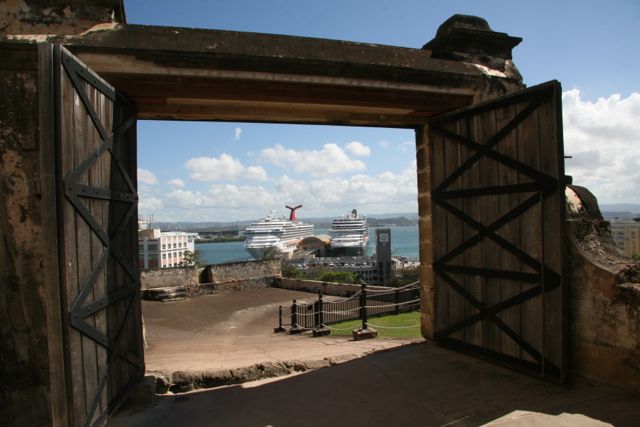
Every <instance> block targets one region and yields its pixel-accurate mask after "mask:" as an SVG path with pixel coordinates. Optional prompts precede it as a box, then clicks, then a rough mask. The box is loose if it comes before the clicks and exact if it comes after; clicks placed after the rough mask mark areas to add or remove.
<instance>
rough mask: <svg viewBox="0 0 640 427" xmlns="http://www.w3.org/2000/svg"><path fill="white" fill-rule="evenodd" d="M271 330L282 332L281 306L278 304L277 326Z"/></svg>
mask: <svg viewBox="0 0 640 427" xmlns="http://www.w3.org/2000/svg"><path fill="white" fill-rule="evenodd" d="M273 332H284V328H283V327H282V306H281V305H279V306H278V327H277V328H273Z"/></svg>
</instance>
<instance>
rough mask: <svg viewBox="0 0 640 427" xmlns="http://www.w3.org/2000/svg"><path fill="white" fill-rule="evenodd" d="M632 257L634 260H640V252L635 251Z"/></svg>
mask: <svg viewBox="0 0 640 427" xmlns="http://www.w3.org/2000/svg"><path fill="white" fill-rule="evenodd" d="M631 258H633V260H634V261H640V254H636V253H634V254H633V255H631Z"/></svg>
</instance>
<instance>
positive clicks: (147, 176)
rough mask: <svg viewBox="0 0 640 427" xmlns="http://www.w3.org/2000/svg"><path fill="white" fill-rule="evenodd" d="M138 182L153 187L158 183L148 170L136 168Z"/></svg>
mask: <svg viewBox="0 0 640 427" xmlns="http://www.w3.org/2000/svg"><path fill="white" fill-rule="evenodd" d="M138 182H142V183H144V184H149V185H153V184H156V183H157V182H158V178H156V176H155V174H154V173H153V172H151V171H150V170H148V169H142V168H138Z"/></svg>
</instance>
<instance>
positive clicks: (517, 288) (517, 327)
mask: <svg viewBox="0 0 640 427" xmlns="http://www.w3.org/2000/svg"><path fill="white" fill-rule="evenodd" d="M516 114H517V106H513V105H509V106H505V107H504V108H501V109H499V110H498V112H497V115H496V120H497V122H496V125H497V128H498V129H501V128H503V127H504V126H505V125H507V123H508V122H509V121H510V120H511V118H512V117H514V116H515V115H516ZM498 149H499V151H500V152H501V153H502V154H505V155H507V156H509V157H511V158H513V159H518V133H517V131H513V132H511V133H509V135H507V136H506V137H505V139H504V140H503V141H502V142H501V143H500V144H499V146H498ZM498 175H499V184H500V185H515V184H519V183H520V173H519V172H518V171H516V170H514V169H512V168H510V167H508V166H505V165H504V164H498ZM521 202H522V197H521V196H520V194H519V193H512V194H507V195H504V196H502V197H500V198H499V199H498V207H499V210H500V213H501V214H502V215H504V214H505V213H507V212H509V211H511V210H512V209H514V208H515V207H516V206H518V205H519V204H520V203H521ZM520 222H521V220H520V218H516V219H515V220H513V221H511V222H510V223H508V224H506V225H504V226H503V227H502V228H501V229H500V230H499V231H498V233H499V234H500V236H502V237H504V238H505V239H507V240H508V241H510V242H512V243H513V244H515V245H517V246H518V247H520V246H521V238H520ZM499 267H500V268H501V269H503V270H510V271H521V270H520V269H521V262H520V261H518V260H517V259H516V258H515V257H507V256H505V257H500V262H499ZM521 291H522V284H521V283H520V282H516V281H515V280H513V281H510V280H504V281H502V282H501V285H500V294H501V297H502V299H503V300H506V299H509V298H512V297H515V296H516V295H518V294H519V293H520V292H521ZM520 314H521V309H520V306H519V305H516V306H514V307H511V308H509V309H507V310H505V311H503V312H502V313H500V314H499V315H498V316H499V317H500V319H502V321H504V322H505V324H506V325H507V326H508V327H510V328H511V329H512V330H513V331H514V332H515V333H516V334H518V335H520V334H521V333H522V332H521V318H520ZM501 351H502V352H503V353H504V354H507V355H509V356H513V357H516V358H521V357H522V352H521V349H520V346H519V345H518V344H517V343H516V342H515V341H514V340H513V339H511V338H510V337H508V336H506V335H504V334H503V336H502V348H501Z"/></svg>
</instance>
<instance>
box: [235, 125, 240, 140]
mask: <svg viewBox="0 0 640 427" xmlns="http://www.w3.org/2000/svg"><path fill="white" fill-rule="evenodd" d="M234 133H235V139H236V141H239V140H240V135H242V129H241V128H235V129H234Z"/></svg>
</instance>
